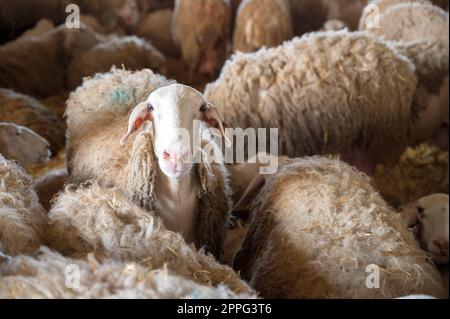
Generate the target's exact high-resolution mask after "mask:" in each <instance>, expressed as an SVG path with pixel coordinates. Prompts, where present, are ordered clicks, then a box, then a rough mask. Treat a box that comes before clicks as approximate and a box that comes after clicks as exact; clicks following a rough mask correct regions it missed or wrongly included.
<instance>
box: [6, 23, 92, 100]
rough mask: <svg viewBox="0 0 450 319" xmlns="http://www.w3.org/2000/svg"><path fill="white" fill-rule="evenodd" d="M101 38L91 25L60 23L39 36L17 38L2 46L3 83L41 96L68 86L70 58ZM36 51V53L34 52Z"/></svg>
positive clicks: (53, 93) (32, 94) (49, 94)
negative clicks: (71, 25) (70, 25)
mask: <svg viewBox="0 0 450 319" xmlns="http://www.w3.org/2000/svg"><path fill="white" fill-rule="evenodd" d="M100 41H101V39H100V38H99V36H98V35H96V34H95V33H94V32H93V31H92V30H91V29H89V28H86V27H84V26H82V27H81V28H80V29H68V28H66V27H65V26H59V27H57V28H55V29H54V30H52V31H50V32H49V33H46V34H45V35H43V36H41V37H37V38H30V39H24V40H22V41H13V42H11V43H8V44H6V45H3V46H1V47H0V87H4V88H9V89H13V90H15V91H17V92H20V93H24V94H29V95H31V96H34V97H38V98H45V97H48V96H51V95H55V94H58V93H59V92H60V91H62V90H64V89H65V69H66V67H67V65H68V63H69V62H70V60H71V59H72V58H73V57H74V56H75V55H77V54H79V53H81V52H82V51H85V50H88V49H90V48H91V47H93V46H95V45H96V44H97V43H99V42H100ZM30 52H32V53H33V54H30Z"/></svg>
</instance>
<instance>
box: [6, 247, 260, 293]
mask: <svg viewBox="0 0 450 319" xmlns="http://www.w3.org/2000/svg"><path fill="white" fill-rule="evenodd" d="M75 271H79V282H77V279H76V278H77V277H76V274H75ZM69 276H72V277H73V278H74V279H73V280H71V277H69ZM68 283H69V284H74V285H75V284H78V287H76V288H75V287H73V288H70V287H71V286H70V285H69V286H68ZM254 297H255V295H254V294H252V293H251V292H248V293H242V294H241V293H234V292H233V291H231V290H230V289H229V288H228V287H227V286H226V285H218V286H217V287H211V286H209V285H200V284H197V283H195V282H194V281H192V280H189V279H185V278H183V277H180V276H179V275H177V274H175V273H173V272H172V271H168V270H167V269H165V268H160V269H157V268H152V267H145V266H142V265H139V264H135V263H124V262H121V261H117V260H111V259H106V260H103V261H100V262H99V261H97V260H96V259H95V258H94V257H93V256H88V257H87V258H86V259H82V260H75V259H70V258H66V257H63V256H62V255H60V254H58V253H57V252H53V251H51V250H49V249H48V248H45V247H43V248H41V250H40V251H39V253H37V254H36V255H34V256H19V257H15V258H12V259H11V260H8V261H6V262H4V263H3V264H1V263H0V298H2V299H3V298H9V299H22V298H33V299H60V298H66V299H74V298H86V299H98V298H120V299H123V298H126V299H136V298H145V299H148V298H152V299H153V298H156V299H160V298H161V299H162V298H164V299H166V298H170V299H174V298H181V299H199V298H201V299H209V298H210V299H225V298H226V299H228V298H254Z"/></svg>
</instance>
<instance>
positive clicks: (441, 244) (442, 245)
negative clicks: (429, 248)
mask: <svg viewBox="0 0 450 319" xmlns="http://www.w3.org/2000/svg"><path fill="white" fill-rule="evenodd" d="M433 244H435V245H436V247H438V248H439V250H440V251H441V254H442V255H443V256H446V257H448V240H443V239H434V240H433Z"/></svg>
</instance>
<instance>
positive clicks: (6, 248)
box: [0, 155, 47, 255]
mask: <svg viewBox="0 0 450 319" xmlns="http://www.w3.org/2000/svg"><path fill="white" fill-rule="evenodd" d="M46 223H47V216H46V215H45V212H44V209H43V208H42V206H41V205H40V204H39V202H38V198H37V196H36V193H35V192H34V190H33V186H32V178H31V177H30V176H29V175H28V174H27V173H25V171H24V170H23V169H22V168H21V167H19V166H18V165H17V164H15V163H14V162H11V161H8V160H6V159H5V158H4V157H3V156H2V155H0V253H5V254H8V255H18V254H24V253H31V252H33V251H34V250H36V249H37V248H39V246H40V245H41V244H42V241H41V240H42V238H43V235H44V231H45V226H46Z"/></svg>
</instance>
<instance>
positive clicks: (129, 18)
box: [117, 0, 139, 26]
mask: <svg viewBox="0 0 450 319" xmlns="http://www.w3.org/2000/svg"><path fill="white" fill-rule="evenodd" d="M117 15H118V16H119V17H120V18H121V19H122V21H123V22H125V24H126V25H128V26H134V25H136V24H137V23H138V21H139V9H138V5H137V3H136V1H135V0H125V1H124V3H123V5H122V6H121V7H120V9H119V10H118V12H117Z"/></svg>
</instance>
